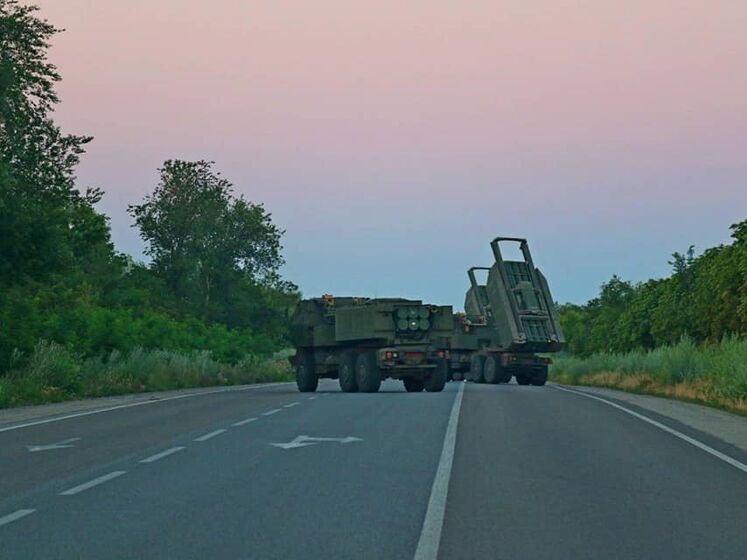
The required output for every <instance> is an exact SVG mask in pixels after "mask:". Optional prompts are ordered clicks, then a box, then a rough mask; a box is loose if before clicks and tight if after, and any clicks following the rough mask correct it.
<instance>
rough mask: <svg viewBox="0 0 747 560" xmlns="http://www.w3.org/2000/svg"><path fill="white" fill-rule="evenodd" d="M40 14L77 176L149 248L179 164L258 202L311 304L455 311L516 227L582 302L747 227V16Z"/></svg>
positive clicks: (561, 289) (116, 10) (641, 6)
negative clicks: (329, 298)
mask: <svg viewBox="0 0 747 560" xmlns="http://www.w3.org/2000/svg"><path fill="white" fill-rule="evenodd" d="M32 3H34V4H37V5H39V6H40V8H41V10H40V15H41V16H42V17H45V18H47V19H48V20H49V21H50V22H51V23H53V24H54V25H56V26H58V27H62V28H65V29H66V31H65V32H64V33H62V34H60V35H58V36H56V37H55V39H54V41H53V47H52V49H51V50H50V57H51V61H52V62H53V63H55V64H56V65H57V67H58V69H59V70H60V72H61V74H62V75H63V76H64V80H63V81H62V82H61V83H60V85H59V88H58V89H59V92H60V97H61V99H62V103H61V104H60V106H59V107H58V108H57V111H56V113H55V118H56V120H57V121H58V122H59V123H60V124H61V125H62V128H63V130H64V131H66V132H71V133H76V134H90V135H92V136H94V140H93V142H92V143H91V144H90V145H88V147H87V153H86V154H85V155H84V156H83V159H82V162H81V165H80V167H79V169H78V177H79V186H80V187H81V188H85V186H88V185H92V186H97V187H100V188H102V189H103V190H104V191H105V193H106V195H105V198H104V199H103V201H102V202H101V203H100V204H99V208H100V209H101V211H103V212H104V213H106V214H107V215H108V216H109V217H110V218H111V227H112V236H113V240H114V242H115V245H116V247H117V249H118V250H119V251H122V252H125V253H128V254H131V255H132V256H133V257H134V258H136V259H143V248H144V245H143V242H142V241H141V240H140V238H139V236H138V232H137V230H136V229H134V228H132V227H131V225H132V219H131V218H130V217H129V216H128V215H127V212H126V207H127V205H128V204H135V203H139V202H140V201H142V199H143V197H144V196H145V195H146V194H147V193H149V192H151V191H152V190H153V188H154V186H155V184H156V182H157V168H158V167H160V166H161V165H162V163H163V162H164V161H165V160H166V159H172V158H179V159H187V160H197V159H208V160H213V161H215V169H216V170H218V171H220V172H221V173H222V175H223V176H224V177H226V178H227V179H229V180H230V181H231V182H232V183H233V184H234V187H235V191H236V193H237V194H242V195H244V196H245V197H246V198H247V199H249V200H251V201H253V202H256V203H263V204H264V205H265V206H266V208H267V210H268V211H269V212H271V213H272V216H273V220H274V221H275V223H277V224H278V225H279V226H280V227H281V228H283V229H285V230H286V234H285V236H284V238H283V244H284V247H285V250H284V257H285V259H286V261H287V264H286V265H285V266H284V267H283V269H282V272H283V275H284V277H285V278H286V279H288V280H290V281H292V282H294V283H296V284H298V285H299V287H300V289H301V290H302V292H303V294H304V295H306V296H316V295H320V294H322V293H333V294H339V295H366V296H402V297H412V298H417V299H423V300H427V301H432V302H434V303H444V304H453V305H454V306H455V307H457V308H461V306H462V303H463V295H464V291H465V290H466V288H467V277H466V269H467V268H469V267H470V266H473V265H487V264H490V262H491V253H490V248H489V241H490V240H491V239H492V238H493V237H495V236H496V235H510V236H520V237H526V238H527V239H528V240H529V243H530V247H531V248H532V250H533V255H534V257H535V262H536V264H537V265H538V266H539V267H540V268H541V269H542V270H543V272H544V273H545V275H546V276H547V277H548V278H549V279H550V283H551V286H552V290H553V296H554V298H555V299H556V300H558V301H560V302H574V303H582V302H584V301H586V300H588V299H590V298H593V297H595V296H596V295H597V293H598V289H599V286H600V285H601V284H602V283H603V282H605V281H607V280H608V279H609V278H610V277H611V276H612V275H619V276H621V277H622V278H624V279H626V280H630V281H634V282H635V281H644V280H646V279H648V278H652V277H663V276H666V275H668V274H669V272H670V271H671V267H670V266H669V265H668V264H667V261H668V260H670V255H671V254H672V253H673V252H675V251H679V252H684V251H686V250H687V248H688V247H689V246H690V245H695V248H696V252H700V251H702V250H704V249H706V248H708V247H711V246H714V245H718V244H720V243H727V242H728V241H729V233H730V232H729V226H730V225H731V224H733V223H736V222H738V221H740V220H742V219H744V217H745V216H744V214H745V210H747V188H745V182H746V181H745V179H747V165H746V164H745V161H744V156H743V153H742V151H741V150H740V149H739V147H738V146H740V145H741V146H744V145H747V110H746V109H747V101H745V100H747V79H745V77H744V76H745V75H746V74H745V62H744V61H745V60H747V37H746V36H745V35H744V34H743V33H741V31H740V30H741V29H744V24H745V23H746V22H747V6H739V5H736V4H732V3H729V2H719V3H718V4H719V9H718V10H715V9H713V7H710V8H706V7H703V6H698V5H695V4H693V5H689V6H688V9H687V10H683V9H681V8H678V6H680V5H681V4H679V3H676V4H675V3H673V2H662V3H657V5H656V6H651V5H649V3H644V2H633V3H626V5H625V6H619V5H616V4H613V3H604V4H595V5H589V6H585V7H583V8H578V7H577V8H573V7H571V6H565V7H560V6H558V5H557V4H556V3H553V2H542V3H540V4H542V6H543V7H542V9H540V8H539V7H537V8H536V9H529V8H528V7H526V5H525V3H523V2H506V3H503V4H502V5H501V6H500V7H496V6H495V5H494V4H493V3H487V2H475V3H473V4H470V6H466V5H462V4H460V5H457V4H444V5H438V6H434V5H432V3H425V2H413V3H410V4H408V5H407V6H405V7H403V6H401V5H400V4H399V3H394V2H383V3H377V4H376V5H372V6H367V7H363V6H355V7H354V6H350V5H348V3H345V2H337V1H329V2H322V3H315V4H314V7H310V6H308V5H305V4H304V3H298V4H297V5H294V7H293V9H292V10H291V9H290V8H287V7H285V8H282V7H279V6H277V5H273V4H270V3H253V4H247V3H244V2H237V1H227V2H223V3H221V10H215V9H213V8H210V7H208V6H207V5H206V4H204V3H202V2H196V1H188V2H175V1H168V2H159V3H158V4H152V3H149V2H144V1H142V0H138V1H133V2H128V3H127V4H120V3H114V2H89V1H85V0H68V1H65V2H51V1H37V2H32ZM623 24H624V25H623ZM113 107H114V108H116V110H115V111H112V108H113ZM570 271H573V274H572V275H571V274H570Z"/></svg>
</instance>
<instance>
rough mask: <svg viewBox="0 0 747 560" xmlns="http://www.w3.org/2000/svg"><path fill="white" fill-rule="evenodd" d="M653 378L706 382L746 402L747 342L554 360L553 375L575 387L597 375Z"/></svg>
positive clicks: (726, 340)
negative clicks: (639, 375)
mask: <svg viewBox="0 0 747 560" xmlns="http://www.w3.org/2000/svg"><path fill="white" fill-rule="evenodd" d="M607 372H609V373H617V374H622V375H636V374H650V375H652V376H653V377H654V378H655V379H656V380H657V381H660V382H661V383H663V384H674V383H682V382H704V383H707V384H708V385H709V386H710V387H712V388H713V391H714V393H715V394H717V395H718V396H720V397H723V398H727V399H747V340H742V339H740V338H739V337H736V336H727V337H724V338H723V339H722V340H721V341H720V342H718V343H716V344H708V345H698V344H695V343H694V342H693V341H692V340H690V339H688V338H683V339H682V340H680V342H678V343H677V344H673V345H670V346H660V347H658V348H655V349H653V350H649V351H646V350H635V351H632V352H620V353H597V354H592V355H591V356H588V357H578V356H570V355H564V356H559V357H557V358H555V359H554V363H553V365H552V369H551V373H552V375H553V376H554V377H555V378H560V377H561V376H562V378H564V379H567V380H568V381H570V382H572V383H577V382H579V381H581V379H582V378H583V377H586V376H590V375H594V374H598V373H607Z"/></svg>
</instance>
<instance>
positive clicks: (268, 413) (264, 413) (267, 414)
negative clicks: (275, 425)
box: [262, 408, 280, 416]
mask: <svg viewBox="0 0 747 560" xmlns="http://www.w3.org/2000/svg"><path fill="white" fill-rule="evenodd" d="M277 412H280V409H279V408H273V409H272V410H268V411H267V412H263V413H262V416H270V415H272V414H275V413H277Z"/></svg>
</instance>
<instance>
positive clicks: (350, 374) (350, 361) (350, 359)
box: [338, 352, 358, 393]
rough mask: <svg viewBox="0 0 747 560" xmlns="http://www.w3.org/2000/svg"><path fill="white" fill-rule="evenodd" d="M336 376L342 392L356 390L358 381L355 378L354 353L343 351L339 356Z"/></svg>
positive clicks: (353, 391)
mask: <svg viewBox="0 0 747 560" xmlns="http://www.w3.org/2000/svg"><path fill="white" fill-rule="evenodd" d="M338 377H339V382H340V389H342V392H343V393H355V392H357V391H358V381H357V380H356V379H355V354H353V353H352V352H345V353H344V354H343V355H342V358H340V370H339V372H338Z"/></svg>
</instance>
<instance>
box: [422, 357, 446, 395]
mask: <svg viewBox="0 0 747 560" xmlns="http://www.w3.org/2000/svg"><path fill="white" fill-rule="evenodd" d="M448 376H449V362H447V361H446V360H445V359H443V358H439V359H438V360H436V367H435V369H434V370H433V371H432V372H431V376H430V377H429V378H427V379H426V380H425V390H426V391H428V392H429V393H440V392H441V391H443V390H444V386H445V385H446V378H447V377H448Z"/></svg>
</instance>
